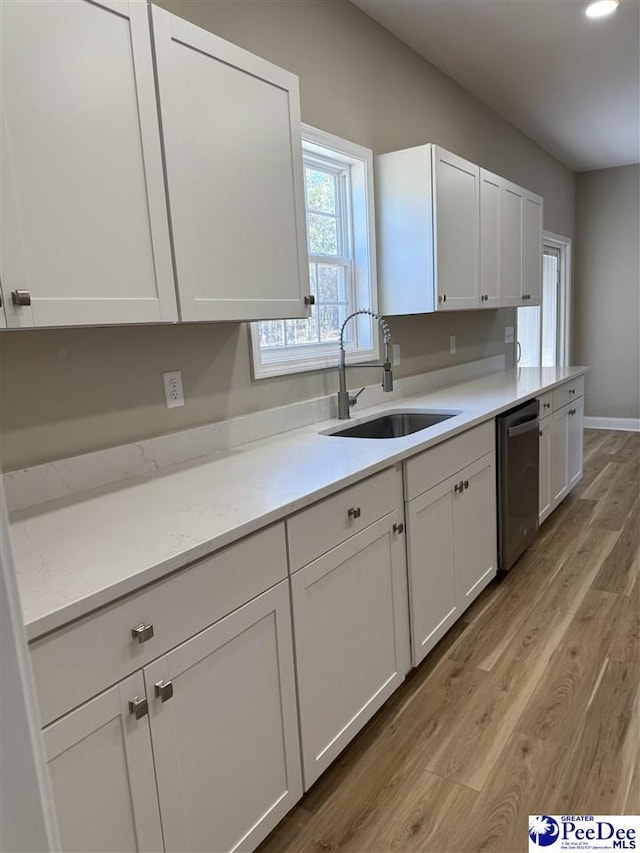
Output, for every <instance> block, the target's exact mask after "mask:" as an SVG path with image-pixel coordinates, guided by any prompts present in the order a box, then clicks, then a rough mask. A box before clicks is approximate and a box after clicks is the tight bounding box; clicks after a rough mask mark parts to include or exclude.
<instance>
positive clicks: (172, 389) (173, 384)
mask: <svg viewBox="0 0 640 853" xmlns="http://www.w3.org/2000/svg"><path fill="white" fill-rule="evenodd" d="M162 381H163V382H164V399H165V401H166V403H167V409H176V408H177V407H178V406H184V394H183V393H182V373H181V372H180V371H179V370H168V371H167V372H166V373H163V374H162Z"/></svg>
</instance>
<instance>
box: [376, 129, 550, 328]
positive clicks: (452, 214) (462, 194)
mask: <svg viewBox="0 0 640 853" xmlns="http://www.w3.org/2000/svg"><path fill="white" fill-rule="evenodd" d="M375 167H376V205H377V206H376V221H377V223H378V279H379V283H380V306H381V311H382V313H383V314H424V313H428V312H431V311H451V310H455V309H465V308H467V309H468V308H500V307H503V306H516V305H533V304H537V303H539V302H540V297H541V289H542V209H543V208H542V206H543V201H542V198H541V197H540V196H538V195H535V194H534V193H531V192H529V191H528V190H525V189H522V187H518V186H516V185H515V184H512V183H510V182H509V181H506V180H504V179H503V178H501V177H500V176H499V175H494V174H492V173H491V172H488V171H487V170H486V169H481V168H480V167H479V166H476V165H474V164H473V163H470V162H469V161H468V160H463V159H462V158H461V157H458V156H456V155H455V154H451V153H450V152H448V151H445V150H444V149H443V148H440V147H438V146H437V145H421V146H418V147H416V148H407V149H405V150H404V151H393V152H391V153H389V154H381V155H380V156H378V157H376V159H375Z"/></svg>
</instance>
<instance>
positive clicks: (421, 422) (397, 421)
mask: <svg viewBox="0 0 640 853" xmlns="http://www.w3.org/2000/svg"><path fill="white" fill-rule="evenodd" d="M459 414H461V412H460V411H455V412H454V411H440V410H430V411H425V410H414V411H396V412H385V414H383V415H378V417H376V418H370V419H368V420H365V421H358V423H355V424H350V425H347V426H344V427H342V428H341V429H332V430H327V431H326V432H324V433H323V435H332V436H337V437H339V438H401V437H402V436H404V435H411V434H412V433H414V432H420V430H423V429H429V427H432V426H435V425H436V424H439V423H442V421H446V420H448V419H449V418H454V417H455V416H456V415H459Z"/></svg>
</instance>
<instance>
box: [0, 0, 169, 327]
mask: <svg viewBox="0 0 640 853" xmlns="http://www.w3.org/2000/svg"><path fill="white" fill-rule="evenodd" d="M1 60H2V113H3V115H2V164H1V170H0V174H1V176H2V187H1V189H0V193H1V197H2V259H1V270H0V271H1V278H2V287H3V296H4V298H3V303H4V310H5V313H6V321H7V325H8V326H10V327H17V326H70V325H91V324H106V323H129V322H135V323H147V322H161V321H174V320H177V310H176V299H175V288H174V281H173V272H172V263H171V251H170V243H169V232H168V222H167V208H166V199H165V194H164V182H163V173H162V160H161V150H160V135H159V128H158V115H157V107H156V97H155V84H154V75H153V63H152V54H151V46H150V38H149V24H148V19H147V9H146V6H145V4H143V3H138V2H127V0H122V2H112V1H111V0H94V2H85V0H66V2H61V0H49V2H46V3H42V2H35V1H34V2H32V0H6V2H3V3H2V51H1Z"/></svg>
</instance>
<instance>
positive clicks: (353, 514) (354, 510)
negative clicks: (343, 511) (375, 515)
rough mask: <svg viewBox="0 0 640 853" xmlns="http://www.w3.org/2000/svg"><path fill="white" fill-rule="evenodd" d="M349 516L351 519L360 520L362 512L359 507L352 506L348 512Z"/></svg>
mask: <svg viewBox="0 0 640 853" xmlns="http://www.w3.org/2000/svg"><path fill="white" fill-rule="evenodd" d="M347 515H348V516H349V518H360V516H361V515H362V513H361V512H360V507H359V506H352V507H351V508H350V509H349V510H347Z"/></svg>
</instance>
